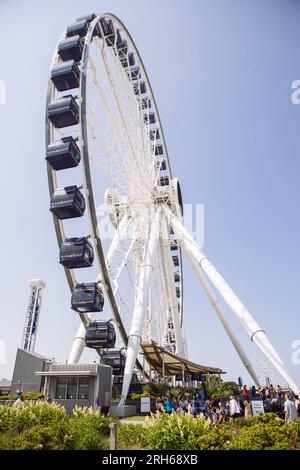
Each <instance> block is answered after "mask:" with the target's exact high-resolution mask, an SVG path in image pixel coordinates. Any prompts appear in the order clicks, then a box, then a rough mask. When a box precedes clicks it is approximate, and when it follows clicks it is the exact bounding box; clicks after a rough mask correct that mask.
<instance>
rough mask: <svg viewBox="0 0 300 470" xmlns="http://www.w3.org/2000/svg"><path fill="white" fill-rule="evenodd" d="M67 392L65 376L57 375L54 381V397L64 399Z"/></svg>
mask: <svg viewBox="0 0 300 470" xmlns="http://www.w3.org/2000/svg"><path fill="white" fill-rule="evenodd" d="M66 393H67V378H66V377H58V378H57V382H56V393H55V398H58V399H60V400H65V398H66Z"/></svg>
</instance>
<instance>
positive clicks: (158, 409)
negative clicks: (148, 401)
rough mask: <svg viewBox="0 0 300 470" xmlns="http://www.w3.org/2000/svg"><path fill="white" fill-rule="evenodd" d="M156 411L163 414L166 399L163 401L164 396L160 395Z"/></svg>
mask: <svg viewBox="0 0 300 470" xmlns="http://www.w3.org/2000/svg"><path fill="white" fill-rule="evenodd" d="M155 404H156V411H157V412H158V413H162V412H163V409H162V408H163V406H164V399H163V396H162V395H159V396H158V397H157V399H156V402H155Z"/></svg>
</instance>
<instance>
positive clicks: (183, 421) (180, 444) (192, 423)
mask: <svg viewBox="0 0 300 470" xmlns="http://www.w3.org/2000/svg"><path fill="white" fill-rule="evenodd" d="M145 424H146V428H147V445H148V446H149V448H150V449H157V450H194V444H195V441H196V440H197V438H198V437H199V436H201V435H202V434H203V433H204V432H205V430H206V429H207V427H209V426H210V424H209V422H208V421H207V420H206V419H205V418H203V417H197V418H192V417H191V416H188V415H185V416H178V415H177V414H176V413H173V414H172V415H170V416H169V415H167V414H163V415H162V414H159V413H157V414H156V415H152V416H151V417H150V418H146V420H145Z"/></svg>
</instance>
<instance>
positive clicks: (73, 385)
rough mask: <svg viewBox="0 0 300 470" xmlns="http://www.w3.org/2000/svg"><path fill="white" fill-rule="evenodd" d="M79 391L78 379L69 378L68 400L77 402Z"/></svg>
mask: <svg viewBox="0 0 300 470" xmlns="http://www.w3.org/2000/svg"><path fill="white" fill-rule="evenodd" d="M77 389H78V378H77V377H69V378H68V389H67V400H76V399H77Z"/></svg>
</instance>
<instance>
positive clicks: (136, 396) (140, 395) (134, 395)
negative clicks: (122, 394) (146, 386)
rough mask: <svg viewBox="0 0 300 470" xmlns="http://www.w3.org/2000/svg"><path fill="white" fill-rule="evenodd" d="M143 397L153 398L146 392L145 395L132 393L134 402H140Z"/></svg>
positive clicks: (131, 396)
mask: <svg viewBox="0 0 300 470" xmlns="http://www.w3.org/2000/svg"><path fill="white" fill-rule="evenodd" d="M142 397H151V393H149V392H147V391H146V390H144V391H143V393H131V395H130V398H131V399H132V400H140V399H141V398H142Z"/></svg>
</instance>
